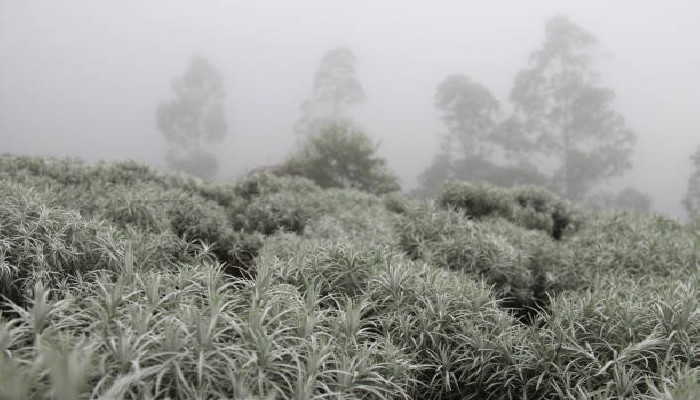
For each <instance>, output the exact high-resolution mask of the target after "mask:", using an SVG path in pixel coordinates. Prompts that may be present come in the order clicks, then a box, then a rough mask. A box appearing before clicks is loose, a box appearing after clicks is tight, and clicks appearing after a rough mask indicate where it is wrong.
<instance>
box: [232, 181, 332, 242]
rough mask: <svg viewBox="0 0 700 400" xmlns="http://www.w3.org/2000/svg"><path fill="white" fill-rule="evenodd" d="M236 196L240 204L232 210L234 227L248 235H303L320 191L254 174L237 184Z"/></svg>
mask: <svg viewBox="0 0 700 400" xmlns="http://www.w3.org/2000/svg"><path fill="white" fill-rule="evenodd" d="M234 192H235V193H236V194H237V195H238V196H239V197H240V199H241V200H239V201H237V202H236V203H234V204H232V205H231V207H229V215H230V217H231V221H232V222H233V226H234V227H235V228H236V229H240V230H243V231H246V232H258V233H262V234H265V235H271V234H273V233H275V232H277V231H280V230H281V231H288V232H295V233H303V232H304V228H305V227H306V225H307V223H308V221H309V219H310V218H311V216H312V215H313V214H314V213H315V212H316V210H317V209H318V207H319V204H318V201H317V197H318V195H319V192H320V189H319V187H318V186H316V185H315V184H314V183H313V182H311V181H309V180H307V179H303V178H298V177H276V176H273V175H270V174H264V173H263V174H254V175H252V176H248V177H246V178H245V179H243V180H242V181H240V182H238V183H237V184H236V186H235V188H234Z"/></svg>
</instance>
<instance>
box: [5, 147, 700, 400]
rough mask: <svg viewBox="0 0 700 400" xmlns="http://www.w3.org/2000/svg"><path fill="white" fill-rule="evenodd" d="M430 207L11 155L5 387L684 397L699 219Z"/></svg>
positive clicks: (693, 352) (474, 198) (489, 196)
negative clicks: (558, 233) (564, 222)
mask: <svg viewBox="0 0 700 400" xmlns="http://www.w3.org/2000/svg"><path fill="white" fill-rule="evenodd" d="M441 201H442V202H443V203H441V205H440V206H438V207H435V206H434V205H432V204H425V203H420V202H416V201H414V200H411V199H409V198H406V197H404V196H403V195H400V194H398V193H392V194H390V195H387V196H376V195H373V194H370V193H366V192H359V191H354V190H343V189H325V190H324V189H321V188H319V187H318V186H316V185H315V184H314V183H312V182H310V181H309V180H307V179H303V178H298V177H275V176H272V175H268V174H256V175H253V176H249V177H247V178H245V179H244V180H242V181H241V182H239V183H237V184H235V185H226V184H215V183H206V182H202V181H200V180H198V179H195V178H191V177H187V176H182V175H166V174H159V173H155V172H154V171H151V170H149V169H148V168H145V167H142V166H139V165H137V164H133V163H127V164H116V165H107V164H99V165H86V164H83V163H80V162H77V161H75V160H72V161H66V160H41V159H36V158H27V157H12V156H1V157H0V284H2V289H0V290H1V292H0V294H2V296H3V303H2V307H0V387H2V388H3V389H2V390H1V391H0V392H1V393H0V398H9V399H25V398H56V399H62V398H65V399H74V398H172V399H186V398H235V399H239V398H240V399H273V398H279V399H311V400H314V399H319V400H320V399H328V398H334V399H335V398H338V399H504V398H530V399H535V398H543V399H560V398H669V399H670V398H680V399H694V398H697V397H698V394H699V393H698V381H697V377H698V374H700V364H699V363H698V360H700V347H699V346H698V345H697V343H700V313H699V312H698V310H699V304H698V298H699V296H698V293H697V288H698V285H699V284H700V280H699V279H700V274H698V272H699V271H698V265H699V264H698V260H699V258H698V254H699V253H698V247H697V246H699V245H700V240H698V235H697V226H694V225H687V226H685V225H681V224H679V223H678V222H676V221H672V220H669V219H665V218H661V217H658V216H640V215H627V214H620V215H607V216H596V215H594V214H592V213H591V214H588V215H586V216H585V224H581V223H580V221H582V220H583V219H582V218H581V217H580V216H579V211H577V210H572V209H570V208H568V205H567V203H566V202H563V201H561V200H559V199H558V198H556V197H554V196H552V195H551V194H550V193H548V192H544V191H541V190H538V189H534V188H517V189H514V190H511V191H506V190H503V189H497V188H493V187H488V186H475V185H454V186H448V187H447V188H446V189H445V191H444V193H443V196H442V197H441ZM444 208H446V209H444ZM469 210H471V211H469ZM465 211H467V212H465ZM555 212H561V214H562V215H563V216H566V217H568V218H570V219H571V221H574V222H572V223H571V225H575V227H576V229H570V228H569V227H568V226H567V228H566V229H565V230H566V235H563V236H562V237H561V238H560V239H561V240H555V239H554V238H553V237H552V236H553V234H552V232H553V226H554V225H555V224H556V222H555V218H554V214H555ZM263 233H264V234H263ZM246 246H250V247H246ZM245 248H248V249H249V250H250V251H249V252H247V253H245V252H242V250H243V249H245ZM243 256H245V257H247V259H246V261H245V262H241V261H238V262H237V261H235V260H234V258H236V257H243ZM244 265H245V266H247V267H243V266H244ZM232 267H236V268H239V270H235V268H234V269H233V270H232ZM240 269H243V270H242V271H241V270H240Z"/></svg>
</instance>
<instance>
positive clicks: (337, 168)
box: [284, 122, 401, 194]
mask: <svg viewBox="0 0 700 400" xmlns="http://www.w3.org/2000/svg"><path fill="white" fill-rule="evenodd" d="M376 151H377V146H376V145H375V144H374V143H372V140H371V139H370V137H369V136H367V135H366V134H365V133H364V132H363V131H361V130H360V129H359V128H357V127H355V126H353V125H352V124H350V123H349V122H337V123H334V124H331V125H330V126H329V127H327V128H326V129H324V130H323V131H321V133H320V134H319V135H318V136H311V137H309V139H308V141H307V142H306V143H305V144H304V146H303V147H302V148H301V149H300V150H299V151H298V152H297V153H296V154H293V155H292V156H290V157H289V158H288V159H287V161H286V162H285V164H284V166H285V169H286V170H287V171H289V173H291V174H293V175H300V176H304V177H306V178H309V179H311V180H312V181H314V182H316V184H318V185H319V186H320V187H323V188H346V189H358V190H363V191H366V192H370V193H377V194H381V193H388V192H393V191H397V190H400V189H401V188H400V186H399V181H398V178H397V177H396V176H395V175H393V174H391V173H389V172H388V171H387V169H386V161H385V160H384V159H382V158H380V157H378V156H377V155H376Z"/></svg>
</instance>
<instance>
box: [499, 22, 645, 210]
mask: <svg viewBox="0 0 700 400" xmlns="http://www.w3.org/2000/svg"><path fill="white" fill-rule="evenodd" d="M599 50H600V48H599V44H598V40H597V39H596V38H595V37H594V36H593V35H591V34H590V33H588V32H586V31H584V30H583V29H582V28H580V27H579V26H578V25H576V24H574V23H573V22H571V21H570V20H569V19H568V18H566V17H563V16H559V17H555V18H552V19H550V20H549V21H548V22H547V24H546V37H545V41H544V44H543V45H542V47H541V48H539V49H537V50H535V51H534V52H532V54H531V56H530V63H529V66H528V67H527V68H525V69H523V70H522V71H520V73H518V75H517V77H516V79H515V84H514V86H513V89H512V91H511V96H510V97H511V101H512V103H513V106H514V109H515V115H514V116H513V118H512V119H511V120H509V121H508V124H506V125H504V126H505V128H506V129H503V130H502V131H501V132H500V134H499V135H498V137H499V138H500V139H501V143H502V144H503V146H504V147H505V148H507V149H508V150H509V151H510V152H511V154H519V155H520V156H521V157H524V158H525V159H530V160H532V159H533V157H535V156H536V155H537V156H540V157H544V160H541V161H540V162H538V164H541V165H548V164H554V165H555V170H554V174H553V181H552V184H553V187H554V188H555V189H556V190H557V191H558V192H559V193H561V194H562V195H563V196H565V197H567V198H569V199H571V200H582V199H583V198H584V197H585V195H586V194H587V193H588V192H589V191H590V189H591V187H592V186H593V184H595V183H597V182H599V181H601V180H603V179H606V178H609V177H612V176H617V175H621V174H622V173H623V172H624V171H625V170H627V169H629V168H630V167H631V163H630V161H629V159H630V155H631V153H632V145H633V143H634V141H635V134H634V132H632V131H631V130H630V129H628V128H627V127H626V126H625V122H624V119H623V118H622V116H620V115H619V114H617V113H616V112H615V111H614V110H613V109H612V102H613V99H614V97H615V95H614V92H613V91H612V90H610V89H608V88H605V87H603V86H602V85H601V83H600V77H599V75H598V73H597V72H596V71H595V70H594V69H593V64H594V62H595V60H596V53H597V52H599Z"/></svg>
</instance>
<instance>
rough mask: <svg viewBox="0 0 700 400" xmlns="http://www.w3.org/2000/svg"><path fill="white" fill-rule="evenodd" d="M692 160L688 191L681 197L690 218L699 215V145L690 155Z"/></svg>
mask: <svg viewBox="0 0 700 400" xmlns="http://www.w3.org/2000/svg"><path fill="white" fill-rule="evenodd" d="M690 159H691V160H692V161H693V174H692V175H691V176H690V179H688V191H687V192H686V194H685V197H684V198H683V206H685V210H686V211H687V212H688V215H690V217H691V218H697V217H699V216H700V147H698V148H697V150H696V151H695V153H694V154H693V155H692V156H691V157H690Z"/></svg>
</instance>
